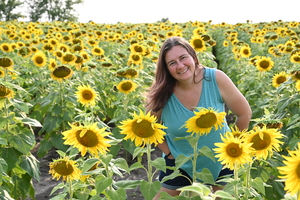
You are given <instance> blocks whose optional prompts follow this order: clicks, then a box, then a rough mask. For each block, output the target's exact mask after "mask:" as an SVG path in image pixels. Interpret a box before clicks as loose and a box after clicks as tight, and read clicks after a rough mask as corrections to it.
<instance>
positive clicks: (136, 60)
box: [127, 53, 143, 65]
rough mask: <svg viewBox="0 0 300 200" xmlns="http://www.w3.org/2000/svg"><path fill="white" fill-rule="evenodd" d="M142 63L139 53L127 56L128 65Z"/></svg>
mask: <svg viewBox="0 0 300 200" xmlns="http://www.w3.org/2000/svg"><path fill="white" fill-rule="evenodd" d="M142 62H143V56H142V55H141V54H139V53H131V54H130V55H129V59H128V63H127V64H128V65H130V64H136V65H140V64H142Z"/></svg>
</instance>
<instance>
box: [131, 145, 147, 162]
mask: <svg viewBox="0 0 300 200" xmlns="http://www.w3.org/2000/svg"><path fill="white" fill-rule="evenodd" d="M146 152H147V150H146V148H142V147H136V148H135V150H134V152H133V155H132V157H133V158H132V159H134V158H136V157H137V156H139V155H142V154H144V153H146Z"/></svg>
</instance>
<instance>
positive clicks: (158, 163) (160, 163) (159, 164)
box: [150, 157, 166, 172]
mask: <svg viewBox="0 0 300 200" xmlns="http://www.w3.org/2000/svg"><path fill="white" fill-rule="evenodd" d="M150 164H151V165H152V166H153V167H155V168H156V169H158V170H162V171H164V172H166V161H165V159H164V158H161V157H159V158H156V159H155V160H153V161H152V160H151V161H150Z"/></svg>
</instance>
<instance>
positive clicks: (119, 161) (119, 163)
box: [113, 158, 130, 173]
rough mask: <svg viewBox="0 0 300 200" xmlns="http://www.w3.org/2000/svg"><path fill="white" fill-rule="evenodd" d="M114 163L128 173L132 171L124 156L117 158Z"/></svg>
mask: <svg viewBox="0 0 300 200" xmlns="http://www.w3.org/2000/svg"><path fill="white" fill-rule="evenodd" d="M113 164H114V165H115V166H117V167H118V168H121V169H122V170H124V171H126V172H127V173H129V172H130V170H129V166H128V163H127V161H126V160H125V159H124V158H117V159H116V160H114V161H113Z"/></svg>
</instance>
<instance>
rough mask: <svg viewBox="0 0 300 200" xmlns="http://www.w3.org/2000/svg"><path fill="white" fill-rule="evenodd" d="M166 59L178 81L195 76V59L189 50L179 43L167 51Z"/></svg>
mask: <svg viewBox="0 0 300 200" xmlns="http://www.w3.org/2000/svg"><path fill="white" fill-rule="evenodd" d="M165 61H166V64H167V67H168V70H169V72H170V74H171V75H172V76H173V77H174V78H175V79H176V80H178V81H185V80H188V79H191V78H193V74H194V71H195V61H194V59H193V57H192V56H191V55H190V54H189V53H188V52H187V50H186V49H185V48H184V47H182V46H180V45H178V46H174V47H173V48H172V49H170V50H169V51H168V52H167V53H166V57H165Z"/></svg>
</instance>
